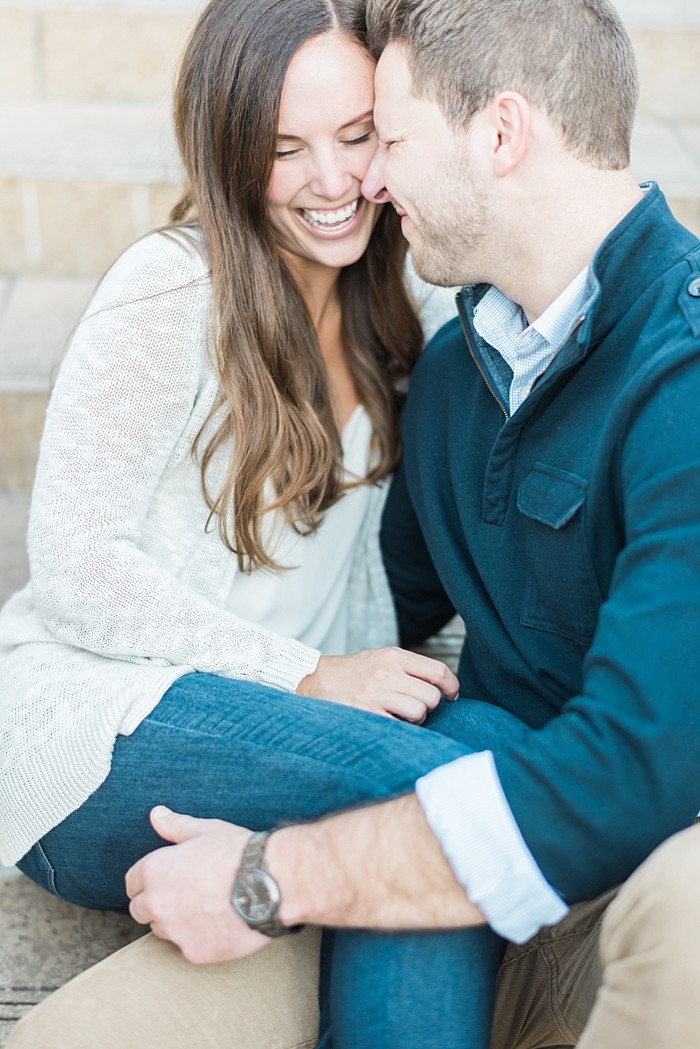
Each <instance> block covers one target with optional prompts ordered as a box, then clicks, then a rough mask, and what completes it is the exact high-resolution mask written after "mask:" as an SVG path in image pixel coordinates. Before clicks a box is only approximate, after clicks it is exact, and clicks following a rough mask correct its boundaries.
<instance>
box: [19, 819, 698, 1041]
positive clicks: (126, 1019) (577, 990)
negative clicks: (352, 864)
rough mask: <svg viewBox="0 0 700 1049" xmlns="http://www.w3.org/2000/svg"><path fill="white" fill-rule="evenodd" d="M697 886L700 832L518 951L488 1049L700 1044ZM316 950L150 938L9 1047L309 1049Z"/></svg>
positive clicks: (106, 965)
mask: <svg viewBox="0 0 700 1049" xmlns="http://www.w3.org/2000/svg"><path fill="white" fill-rule="evenodd" d="M699 886H700V826H698V827H693V828H690V829H689V830H687V831H684V832H682V833H681V834H677V835H675V837H673V838H671V839H669V841H667V842H666V843H665V844H664V845H662V846H661V847H660V848H659V849H657V850H656V852H654V853H653V855H652V856H651V857H650V858H649V859H648V860H647V861H646V863H644V864H643V865H642V866H641V867H640V868H639V870H638V871H637V872H636V873H635V874H634V875H633V876H632V877H631V878H630V879H629V881H627V882H626V883H625V885H624V886H623V887H622V888H621V890H620V891H619V893H617V894H615V893H614V892H610V893H607V894H606V895H605V896H603V897H600V898H599V899H597V900H595V901H593V902H590V903H581V904H577V905H576V906H575V907H573V908H572V909H571V912H570V913H569V914H568V915H567V917H566V918H565V919H564V921H563V922H561V923H560V924H559V925H557V926H554V927H552V928H547V929H543V930H542V931H541V932H540V933H539V934H538V935H537V936H536V937H534V939H532V940H531V941H529V942H528V943H526V944H524V945H522V946H515V945H511V946H509V947H508V950H507V952H506V955H505V958H504V960H503V964H502V966H501V973H500V977H499V985H498V992H497V1001H496V1012H495V1022H494V1028H493V1038H492V1049H544V1047H560V1046H572V1045H577V1046H578V1049H697V1047H700V888H699ZM318 943H319V935H318V932H317V930H314V929H308V930H306V931H305V932H303V933H301V934H300V935H299V936H295V937H290V938H288V939H284V940H278V941H275V942H274V943H271V944H270V945H269V946H268V947H266V948H265V949H264V950H263V951H261V952H260V953H259V954H257V955H254V956H253V957H251V958H247V959H244V960H243V961H240V962H231V963H228V964H226V965H214V966H205V967H196V966H192V965H190V964H188V963H187V962H185V961H184V960H183V958H182V957H181V956H180V954H179V952H178V951H177V950H176V949H175V948H174V947H172V946H171V945H170V944H167V943H162V942H161V941H159V940H157V939H155V938H154V937H153V936H152V935H148V936H145V937H144V938H143V939H141V940H138V941H137V942H136V943H133V944H131V945H129V946H128V947H125V948H124V949H123V950H121V951H119V952H118V953H117V954H115V955H113V956H112V957H111V958H108V959H106V960H105V961H104V962H101V963H100V964H99V965H96V966H95V967H94V968H93V969H90V970H88V971H87V972H85V973H83V974H82V975H81V976H78V977H77V978H76V979H75V980H72V981H71V982H70V983H69V984H66V986H65V987H63V988H62V989H61V990H59V991H57V992H56V994H54V995H52V996H51V997H50V998H48V999H46V1001H45V1002H42V1004H41V1005H39V1006H38V1007H37V1008H36V1009H34V1010H33V1011H32V1012H31V1013H29V1015H28V1016H27V1017H25V1019H24V1020H22V1021H21V1023H19V1024H18V1025H17V1027H16V1028H15V1030H14V1032H13V1034H12V1036H11V1037H10V1040H9V1042H8V1043H7V1044H8V1049H197V1047H203V1049H311V1047H312V1046H313V1045H314V1044H315V1038H316V1028H317V1023H318V1014H317V1006H316V985H317V976H318ZM357 1049H372V1047H371V1046H358V1047H357ZM397 1049H401V1047H397ZM425 1049H439V1047H438V1046H435V1047H431V1046H426V1047H425Z"/></svg>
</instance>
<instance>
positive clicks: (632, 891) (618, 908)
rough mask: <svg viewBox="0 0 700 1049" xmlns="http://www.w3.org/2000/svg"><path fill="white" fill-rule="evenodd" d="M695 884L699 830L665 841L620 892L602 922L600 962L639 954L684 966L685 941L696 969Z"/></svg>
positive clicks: (698, 917) (699, 895) (699, 928)
mask: <svg viewBox="0 0 700 1049" xmlns="http://www.w3.org/2000/svg"><path fill="white" fill-rule="evenodd" d="M698 884H700V825H698V826H694V827H690V828H689V829H688V830H684V831H681V832H680V833H679V834H675V835H673V837H671V838H669V839H668V840H667V841H665V842H664V843H663V844H662V845H660V846H659V848H658V849H656V850H655V851H654V852H653V853H652V854H651V856H650V857H649V858H648V859H647V860H646V861H645V862H644V863H643V864H642V865H641V866H640V867H639V869H638V870H637V871H635V873H634V874H633V875H632V877H631V878H629V880H628V881H627V882H626V883H625V884H624V885H623V886H622V888H621V889H620V892H619V893H618V896H617V898H616V899H615V900H614V901H613V903H612V904H611V905H610V907H609V908H608V913H607V915H606V917H605V919H604V922H603V929H602V936H601V949H602V953H603V961H604V962H605V961H610V960H612V959H614V958H615V957H621V956H624V955H629V954H630V953H637V952H638V951H639V950H640V949H644V950H647V951H652V952H661V953H662V954H663V955H664V957H665V958H666V961H667V963H668V964H671V963H672V961H673V959H674V958H678V959H679V962H680V961H681V960H682V964H686V963H687V955H688V953H689V952H687V951H685V950H684V949H683V944H684V942H685V941H686V940H687V941H688V945H689V946H690V945H691V944H692V946H693V950H692V954H693V956H695V957H697V959H698V968H700V952H697V947H696V945H697V938H698V934H699V932H700V891H699V890H698Z"/></svg>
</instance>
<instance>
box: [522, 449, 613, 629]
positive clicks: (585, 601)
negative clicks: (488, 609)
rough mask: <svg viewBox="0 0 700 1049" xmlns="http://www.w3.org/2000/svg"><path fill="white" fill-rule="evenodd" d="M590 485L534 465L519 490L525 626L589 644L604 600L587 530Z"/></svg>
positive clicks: (574, 476) (553, 469) (581, 479)
mask: <svg viewBox="0 0 700 1049" xmlns="http://www.w3.org/2000/svg"><path fill="white" fill-rule="evenodd" d="M586 488H587V482H586V480H585V479H584V478H582V477H578V476H577V475H576V474H573V473H569V472H567V471H566V470H560V469H558V468H557V467H555V466H547V465H546V464H544V463H536V464H535V467H534V469H533V470H532V471H531V473H529V474H528V475H527V477H525V478H524V480H523V481H522V483H521V485H520V488H519V490H518V510H519V511H520V512H521V513H522V514H523V516H524V518H525V552H526V559H527V578H526V584H525V599H524V603H523V613H522V617H521V622H522V623H523V624H524V625H525V626H532V627H537V628H538V629H540V630H551V631H553V632H554V633H557V634H561V635H563V636H564V637H570V638H573V640H575V641H579V642H581V643H583V644H588V643H589V642H590V641H591V639H592V637H593V634H594V632H595V628H596V623H597V620H598V612H599V609H600V594H599V591H598V584H597V582H596V578H595V575H594V572H593V566H592V564H591V559H590V556H589V553H588V547H587V543H586V537H585V534H584V527H583V516H584V515H583V511H584V506H585V499H586Z"/></svg>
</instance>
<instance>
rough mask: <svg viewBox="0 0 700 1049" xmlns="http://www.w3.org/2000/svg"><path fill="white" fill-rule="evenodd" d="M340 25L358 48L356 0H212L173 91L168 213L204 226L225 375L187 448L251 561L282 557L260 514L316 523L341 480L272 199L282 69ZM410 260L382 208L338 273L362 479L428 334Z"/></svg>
mask: <svg viewBox="0 0 700 1049" xmlns="http://www.w3.org/2000/svg"><path fill="white" fill-rule="evenodd" d="M334 30H335V31H338V30H340V31H342V32H345V33H347V34H348V35H349V36H351V37H352V38H353V39H354V40H357V41H358V42H359V43H360V44H361V45H363V46H364V44H365V27H364V3H362V2H359V0H213V2H212V3H210V5H209V7H208V8H207V9H206V10H205V11H204V13H203V14H202V16H201V17H200V19H199V21H198V23H197V25H196V27H195V29H194V32H193V35H192V37H191V39H190V41H189V44H188V46H187V49H186V51H185V55H184V59H183V63H182V66H181V70H180V75H179V78H178V82H177V87H176V91H175V128H176V134H177V140H178V144H179V147H180V152H181V154H182V158H183V161H184V165H185V170H186V175H187V186H186V191H185V195H184V197H183V198H182V200H181V201H180V202H179V203H178V204H177V205H176V207H175V208H174V209H173V213H172V216H171V220H172V222H173V223H175V224H182V223H183V222H191V223H196V224H198V225H199V226H200V227H201V230H202V233H203V237H204V242H205V245H206V251H207V256H208V260H209V265H210V267H211V278H212V292H213V313H212V321H213V331H214V357H215V360H214V363H215V367H216V370H217V373H218V377H219V382H220V393H219V398H218V400H217V402H216V404H215V406H214V408H213V409H212V412H211V413H210V416H209V418H208V419H207V421H206V422H205V424H204V426H203V427H202V429H201V430H200V432H199V434H198V436H197V439H196V441H195V446H194V454H195V455H200V456H201V470H202V486H203V490H204V494H205V498H206V501H207V505H208V506H209V509H210V511H211V516H210V520H211V519H213V518H216V519H217V524H218V529H219V533H220V535H221V538H222V540H223V542H224V543H225V544H226V546H227V547H228V548H229V549H230V550H232V551H233V552H234V553H236V555H237V557H238V563H239V566H240V567H241V568H242V569H247V570H252V569H254V568H257V567H261V566H267V567H270V568H276V567H277V565H276V564H275V562H274V560H273V559H272V557H271V556H270V554H269V553H268V552H267V551H265V549H264V548H263V544H262V539H261V525H262V517H263V514H264V513H265V512H266V511H267V510H270V509H276V510H278V511H280V512H281V513H282V514H283V516H284V518H285V519H286V520H287V522H288V523H289V524H290V525H291V526H292V527H293V528H295V529H296V530H297V531H298V532H300V533H302V534H306V533H311V532H314V531H315V530H316V529H317V528H318V526H319V524H320V522H321V520H322V515H323V512H324V511H325V510H327V509H328V508H329V507H330V506H332V505H333V503H335V502H336V501H337V500H338V499H339V498H340V496H341V495H342V493H343V491H344V490H345V488H346V485H345V484H344V481H343V472H342V447H341V441H340V434H339V432H338V428H337V426H336V424H335V421H334V417H333V412H332V410H331V401H330V394H329V387H328V379H327V374H326V368H325V365H324V362H323V359H322V357H321V352H320V348H319V344H318V339H317V337H316V333H315V330H314V327H313V324H312V322H311V318H310V316H309V314H308V311H307V309H306V307H305V305H304V302H303V300H302V297H301V294H300V292H299V289H298V287H297V285H296V282H295V281H294V279H293V278H292V276H291V274H290V272H289V270H288V269H287V266H286V265H285V263H284V261H283V259H282V256H281V254H280V252H279V251H278V249H277V245H276V241H275V237H274V233H273V229H272V226H271V224H270V222H269V219H268V211H267V205H266V196H267V187H268V185H269V182H270V177H271V173H272V165H273V160H274V151H275V145H276V139H277V124H278V115H279V106H280V97H281V94H282V88H283V84H284V78H285V75H286V72H287V69H288V66H289V63H290V61H291V59H292V58H293V56H294V54H295V52H296V51H297V50H298V48H299V47H300V46H301V45H302V44H303V43H305V42H306V41H307V40H309V39H311V38H313V37H316V36H319V35H321V34H322V33H326V32H329V31H334ZM404 259H405V244H404V241H403V238H402V235H401V231H400V227H399V223H398V218H397V216H396V214H395V212H394V210H393V208H389V207H385V208H384V209H383V211H382V214H381V215H380V218H379V220H378V222H377V225H376V227H375V229H374V232H373V234H372V238H371V241H370V244H369V247H368V249H367V251H366V252H365V254H364V256H363V257H362V258H361V259H360V260H359V261H358V262H356V263H354V264H353V265H352V266H348V267H347V268H345V269H344V270H343V271H342V272H341V275H340V282H339V288H340V296H341V304H342V314H343V340H344V350H345V354H346V358H347V362H348V366H349V368H350V372H351V374H352V378H353V381H354V383H355V388H356V391H357V394H358V397H359V400H360V401H361V403H362V404H363V405H364V406H365V409H366V411H367V412H368V414H369V417H370V420H371V423H372V427H373V431H374V438H373V440H374V448H373V452H374V458H373V462H374V464H375V465H373V466H372V468H371V469H370V471H369V473H368V475H367V478H366V482H367V483H372V482H375V481H377V480H378V479H379V478H380V477H383V476H385V475H386V474H387V473H389V472H390V471H391V470H392V469H393V468H394V467H395V465H396V462H397V459H398V455H399V436H398V419H397V416H398V410H399V407H400V399H401V394H400V390H401V388H402V386H403V380H405V378H406V376H407V375H408V374H409V372H410V370H411V368H412V366H413V364H414V362H415V359H416V357H417V355H418V353H419V351H420V346H421V340H422V336H421V328H420V323H419V320H418V317H417V314H416V311H415V308H414V306H413V304H412V303H411V301H410V299H409V297H408V295H407V292H406V290H405V287H404ZM202 446H203V448H202ZM220 449H225V450H226V452H227V454H228V455H229V461H228V469H227V472H226V476H225V479H224V481H223V484H221V486H220V489H219V491H218V492H216V493H215V494H212V493H211V491H210V490H209V487H208V484H207V475H208V470H209V467H210V466H211V463H212V460H213V458H214V456H215V455H216V454H217V452H219V450H220ZM234 506H235V511H234Z"/></svg>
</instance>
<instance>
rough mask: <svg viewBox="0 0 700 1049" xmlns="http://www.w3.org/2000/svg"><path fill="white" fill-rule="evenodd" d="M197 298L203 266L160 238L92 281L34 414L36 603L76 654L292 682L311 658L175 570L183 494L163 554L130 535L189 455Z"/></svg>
mask: <svg viewBox="0 0 700 1049" xmlns="http://www.w3.org/2000/svg"><path fill="white" fill-rule="evenodd" d="M209 302H210V290H209V288H208V277H207V266H206V264H205V263H204V261H203V260H202V259H201V258H200V257H199V255H198V253H197V252H196V250H195V249H194V248H193V247H191V246H190V247H187V246H186V245H185V244H183V243H182V242H178V238H176V237H166V236H163V235H154V236H151V237H148V238H146V239H145V240H143V241H140V242H139V243H137V244H136V245H134V246H133V247H132V248H131V249H129V251H127V252H126V253H125V255H123V256H122V258H121V259H120V260H119V261H118V262H117V263H116V264H115V266H114V267H113V268H112V269H111V271H110V272H109V273H108V275H107V277H106V278H105V279H104V280H103V282H102V284H101V285H100V287H99V288H98V291H97V293H96V295H95V298H94V299H93V301H92V303H91V304H90V306H89V308H88V311H87V313H86V315H85V317H84V318H83V320H82V321H81V322H80V324H79V325H78V327H77V329H76V332H75V335H74V337H73V339H72V342H71V345H70V348H69V350H68V353H67V356H66V359H65V361H64V363H63V365H62V367H61V370H60V373H59V376H58V379H57V382H56V387H55V390H54V393H53V396H52V398H51V403H50V406H49V410H48V413H47V420H46V427H45V431H44V436H43V438H42V444H41V450H40V456H39V463H38V467H37V475H36V481H35V487H34V496H33V500H32V510H31V516H30V528H29V558H30V568H31V578H32V588H33V594H34V601H35V605H36V608H37V611H38V612H39V614H40V615H41V617H42V619H43V621H44V623H45V625H46V626H47V627H48V629H49V630H50V631H51V633H52V634H53V635H54V636H55V637H56V638H57V639H58V640H61V641H64V642H67V643H69V644H72V645H75V646H76V647H79V648H82V649H86V650H88V651H91V652H94V653H98V654H101V655H104V656H108V657H111V658H114V659H126V660H130V661H143V662H153V661H155V662H158V663H162V664H164V665H167V664H174V665H180V666H182V665H184V666H187V667H192V668H193V669H195V670H198V671H203V672H209V673H216V674H220V675H222V676H226V677H236V678H244V679H248V680H255V681H260V682H264V683H266V684H270V685H273V686H276V687H278V688H285V689H289V690H293V689H294V688H295V687H296V685H297V684H298V682H299V681H300V680H301V679H302V678H303V677H304V676H305V675H306V674H308V673H310V672H311V671H313V670H314V669H315V667H316V665H317V662H318V657H319V654H318V652H316V651H315V650H314V649H310V648H308V647H307V646H306V645H303V644H301V643H299V642H297V641H295V640H292V639H288V638H284V637H281V636H279V635H277V634H274V633H272V632H270V631H267V630H264V629H262V628H260V627H259V626H257V624H254V623H250V622H248V621H246V620H243V619H240V618H238V617H236V616H234V615H233V614H231V613H229V612H227V611H226V609H225V608H222V607H220V606H219V605H218V604H217V603H216V601H214V600H212V599H211V597H210V596H206V595H205V594H204V593H202V592H200V590H199V589H198V588H196V587H195V586H193V585H191V584H190V583H188V582H185V581H183V579H182V578H180V574H179V573H178V572H177V571H175V570H174V568H173V565H174V564H175V563H176V561H177V557H176V556H175V555H174V553H173V548H174V547H175V546H177V544H178V543H179V542H181V534H182V533H184V532H186V520H185V517H186V515H187V513H188V506H187V501H186V498H185V496H184V494H179V493H178V492H177V491H175V492H173V493H172V494H171V495H170V496H169V498H170V499H171V505H170V506H169V508H168V514H167V517H168V520H169V521H170V522H171V523H172V530H171V534H163V535H162V556H159V555H158V553H157V552H155V553H154V551H153V549H152V544H151V548H150V552H149V548H148V544H146V543H145V542H144V538H143V537H144V534H145V527H146V521H147V517H148V514H149V510H150V508H151V507H152V504H153V500H154V497H155V494H156V492H157V490H158V488H159V485H160V484H161V480H162V478H163V476H164V474H165V473H166V472H167V471H168V470H169V469H171V468H172V466H173V464H174V462H175V461H176V460H177V458H178V456H180V459H182V458H184V451H183V450H184V449H185V448H186V451H187V454H189V452H190V449H191V442H192V437H193V436H194V433H193V432H192V428H193V420H196V417H197V416H196V406H197V404H198V398H199V396H200V393H201V389H202V385H203V376H204V374H205V370H206V367H207V364H206V352H205V345H204V343H205V337H206V331H207V326H208V307H209ZM200 411H201V407H200ZM200 421H201V420H200ZM194 432H196V429H195V431H194ZM203 525H204V520H202V527H203ZM178 533H180V534H178ZM203 589H205V588H203Z"/></svg>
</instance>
